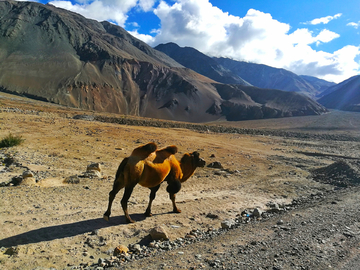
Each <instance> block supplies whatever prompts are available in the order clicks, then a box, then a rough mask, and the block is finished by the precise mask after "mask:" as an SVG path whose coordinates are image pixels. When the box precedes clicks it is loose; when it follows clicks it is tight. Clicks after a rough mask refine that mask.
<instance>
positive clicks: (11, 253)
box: [4, 247, 19, 256]
mask: <svg viewBox="0 0 360 270" xmlns="http://www.w3.org/2000/svg"><path fill="white" fill-rule="evenodd" d="M18 253H19V250H18V248H16V247H15V248H14V247H9V248H8V249H7V250H6V251H5V252H4V254H6V255H9V256H14V255H17V254H18Z"/></svg>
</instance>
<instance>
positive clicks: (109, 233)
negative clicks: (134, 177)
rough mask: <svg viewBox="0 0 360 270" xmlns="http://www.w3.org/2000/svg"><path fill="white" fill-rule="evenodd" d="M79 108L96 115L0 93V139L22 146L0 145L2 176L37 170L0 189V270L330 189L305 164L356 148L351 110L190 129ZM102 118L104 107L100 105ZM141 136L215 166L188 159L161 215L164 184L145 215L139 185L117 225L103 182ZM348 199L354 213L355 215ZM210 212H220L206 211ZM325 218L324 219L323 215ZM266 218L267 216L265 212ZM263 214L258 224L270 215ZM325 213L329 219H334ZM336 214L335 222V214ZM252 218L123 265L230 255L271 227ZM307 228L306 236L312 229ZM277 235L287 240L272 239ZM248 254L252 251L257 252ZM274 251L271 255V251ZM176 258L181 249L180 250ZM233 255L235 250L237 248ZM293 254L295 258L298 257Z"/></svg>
mask: <svg viewBox="0 0 360 270" xmlns="http://www.w3.org/2000/svg"><path fill="white" fill-rule="evenodd" d="M78 114H88V115H92V116H99V114H97V113H95V112H84V111H79V110H75V109H69V108H67V107H60V106H56V105H53V104H49V103H42V102H40V101H32V100H30V99H26V98H22V97H17V96H12V95H8V94H3V93H0V124H1V125H0V138H3V137H5V136H6V135H8V134H9V133H10V132H11V133H12V134H13V135H21V136H22V137H23V138H24V139H25V141H24V143H23V144H22V145H20V146H16V147H13V148H8V149H7V148H3V149H0V158H1V159H2V161H4V159H5V158H6V157H8V156H9V155H11V156H12V157H13V158H14V159H15V163H14V164H13V165H11V166H9V167H6V166H0V182H6V181H9V179H11V178H12V177H14V176H19V175H21V174H22V173H23V172H24V171H25V170H26V169H30V170H32V171H33V172H34V173H35V178H32V179H31V178H30V179H29V178H28V179H27V180H26V181H23V182H22V183H21V184H20V185H19V186H5V187H1V188H0V193H1V196H0V224H1V230H0V247H1V251H2V252H1V253H0V269H34V268H36V267H45V268H50V267H53V268H56V269H64V268H65V269H71V267H73V266H78V265H80V264H83V265H86V264H88V265H91V264H93V263H97V261H98V259H99V258H108V257H109V255H108V254H107V253H108V251H109V250H112V249H114V248H115V247H117V246H119V245H120V244H123V245H125V246H128V245H129V244H135V243H139V242H141V241H142V240H143V239H144V238H146V237H147V236H148V234H149V231H150V230H151V229H152V228H153V227H155V226H158V225H159V226H162V227H163V228H165V229H166V230H167V231H168V233H169V236H170V240H175V239H177V238H180V237H184V236H185V235H186V234H187V233H189V232H190V231H191V230H193V229H198V230H201V231H207V230H209V228H214V229H219V228H220V226H221V221H222V220H225V219H229V218H233V219H235V218H236V217H237V216H239V215H240V213H241V212H242V211H243V210H244V209H252V208H255V207H256V208H260V209H262V210H266V209H268V206H267V205H268V203H269V202H276V203H279V204H290V203H291V202H292V201H293V199H297V198H307V197H311V196H314V194H318V193H321V194H328V191H333V190H335V189H337V188H336V187H335V186H334V185H330V184H328V183H327V184H326V183H323V182H316V181H314V180H313V178H312V174H311V172H312V171H313V169H317V168H325V167H326V166H328V165H330V164H332V163H334V162H335V161H338V160H345V161H349V160H352V161H353V160H357V159H358V153H359V149H360V143H359V142H360V135H359V127H360V120H359V117H358V114H350V113H342V112H335V111H334V112H331V113H330V114H327V115H321V116H313V117H301V118H286V119H273V120H260V121H246V122H234V123H231V124H229V123H222V122H216V123H209V124H208V125H202V127H203V128H197V130H196V129H195V128H194V129H193V130H189V129H187V128H182V126H184V124H183V123H178V126H176V125H175V126H176V127H175V128H174V127H173V126H174V125H173V122H172V123H170V124H169V126H172V128H166V127H165V128H157V127H149V126H146V125H148V124H149V122H156V120H153V119H140V118H130V117H126V116H121V115H118V117H119V118H122V119H137V120H138V121H139V122H138V123H140V125H138V126H131V125H120V124H116V123H106V122H99V121H86V120H81V119H80V120H79V119H73V116H75V115H78ZM101 116H103V117H110V116H111V117H114V115H110V114H101ZM332 117H333V118H332ZM141 123H142V124H141ZM162 123H163V122H162ZM346 123H348V124H346ZM219 124H221V125H222V126H229V125H231V126H232V127H236V128H242V129H243V131H244V132H243V133H252V132H251V130H250V131H249V130H248V129H249V128H250V129H252V128H257V129H260V130H261V131H264V132H263V133H264V134H266V136H264V135H251V134H239V133H221V132H213V131H212V130H213V129H211V128H209V127H218V126H219ZM165 126H166V125H165ZM198 127H201V125H199V126H198ZM280 129H281V131H282V132H285V133H281V134H283V136H279V134H280V133H278V131H279V130H280ZM260 133H261V132H260ZM256 134H259V132H256ZM304 134H305V135H306V136H304ZM324 135H326V136H324ZM327 138H328V139H327ZM150 141H154V142H156V143H157V144H158V146H159V147H163V146H167V145H170V144H175V145H177V146H178V148H179V153H178V154H176V156H177V157H178V158H180V157H181V155H182V154H183V153H185V152H189V151H195V150H196V151H199V152H200V155H201V157H203V158H204V159H205V160H206V161H207V163H210V162H213V161H218V162H221V164H222V165H223V167H224V169H225V170H224V171H221V170H219V169H213V168H207V167H206V168H200V169H198V170H197V171H196V173H195V175H194V176H192V177H191V178H190V179H189V180H188V181H187V182H186V183H184V184H183V186H182V189H181V191H180V192H179V193H178V195H177V202H178V207H179V208H180V209H181V210H182V213H180V214H174V213H170V210H171V209H172V207H171V202H170V200H169V198H168V194H167V193H166V190H165V188H166V185H165V184H164V185H163V186H162V187H161V189H160V190H159V192H158V194H157V197H156V199H155V201H154V203H153V208H152V212H153V214H154V215H153V217H149V218H145V217H144V216H143V213H144V212H145V208H146V206H147V202H148V197H149V193H150V192H149V190H148V189H145V188H143V187H140V186H137V187H136V188H135V190H134V192H133V195H132V197H131V198H130V203H129V212H130V215H131V217H132V218H133V219H135V220H136V221H137V222H136V223H135V224H125V219H124V216H123V212H122V210H121V207H120V199H121V196H122V191H121V192H120V193H119V194H118V196H117V198H116V199H115V202H114V205H113V211H112V217H111V218H110V221H109V222H106V221H105V220H103V219H102V215H103V213H104V212H105V210H106V207H107V201H108V192H109V191H110V190H111V188H112V182H113V180H114V175H115V172H116V169H117V167H118V165H119V163H120V162H121V160H122V159H123V158H124V157H126V156H128V155H129V154H130V153H131V151H132V150H133V149H134V148H135V147H137V146H139V145H140V144H144V143H147V142H150ZM93 162H99V163H101V165H102V175H103V177H102V178H101V179H99V178H92V179H90V178H79V179H80V182H79V183H78V184H65V183H64V180H65V179H68V178H69V177H71V176H74V175H76V176H79V175H82V174H83V172H84V171H86V167H87V165H89V164H90V163H93ZM348 192H350V194H351V196H350V195H348V194H347V195H346V196H345V198H353V202H356V201H357V202H358V201H359V200H358V199H359V195H358V194H359V193H357V189H350V191H348ZM329 194H332V195H331V196H335V198H332V199H331V201H330V202H332V201H334V200H335V199H336V196H337V195H336V194H338V193H336V192H335V193H331V192H330V193H329ZM334 194H335V195H334ZM341 194H342V193H341V192H340V191H339V195H338V196H339V198H340V196H344V195H341ZM324 196H325V195H324ZM329 196H330V195H329ZM340 201H341V200H340ZM342 202H343V203H344V209H345V207H346V206H347V207H349V201H346V200H342ZM319 205H320V204H318V203H317V202H316V201H315V202H314V205H311V206H310V208H309V207H308V208H306V207H305V208H304V210H297V211H303V212H301V214H299V215H300V216H301V217H304V216H306V217H307V215H314V216H316V215H318V214H319V213H318V212H315V213H314V212H311V211H313V209H315V208H316V207H318V208H316V209H320V208H319V207H320V206H319ZM341 206H343V205H337V207H338V208H339V207H340V208H339V209H343V208H341ZM308 209H310V210H311V211H309V210H308ZM339 209H338V210H339ZM357 209H358V208H357ZM357 209H355V211H356V213H359V211H358V210H357ZM293 211H295V210H293ZM319 211H321V209H320V210H319ZM339 211H341V210H339ZM209 213H210V214H213V215H217V216H218V217H219V218H215V219H212V218H209V217H207V215H208V214H209ZM351 213H352V212H351ZM297 214H298V213H295V212H293V213H291V212H290V213H287V215H288V216H284V220H285V218H288V219H289V220H290V219H292V222H296V219H297V218H296V217H299V216H297ZM353 214H354V213H352V215H353ZM344 215H345V216H341V219H345V218H346V214H344ZM294 220H295V221H294ZM351 220H353V223H351V224H347V225H346V226H348V227H349V230H350V229H351V231H352V232H353V237H352V238H351V239H352V241H353V242H351V245H350V244H349V245H346V243H347V242H346V241H347V240H346V239H345V240H344V241H345V242H342V247H344V248H347V253H346V254H347V255H349V256H343V257H341V256H340V257H336V258H337V260H332V261H331V263H332V267H333V269H334V268H335V269H341V267H340V266H344V265H346V262H347V260H352V259H353V258H354V256H355V255H354V254H357V253H358V252H359V242H358V237H359V236H358V232H359V231H360V221H359V220H358V219H357V220H354V219H351ZM323 221H324V222H326V218H325V219H323ZM266 222H270V223H271V222H272V223H276V222H275V221H274V220H273V219H270V221H266ZM266 222H264V223H262V222H260V223H259V224H268V223H266ZM328 222H333V223H334V224H335V221H333V220H331V221H328ZM344 222H345V220H344ZM256 224H257V223H256ZM336 224H339V225H338V226H341V224H342V220H340V221H339V222H338V223H336ZM330 225H331V224H329V226H330ZM259 226H260V227H259ZM259 226H254V225H249V226H244V227H243V226H242V227H241V228H240V229H239V228H238V229H236V230H234V231H230V232H229V233H226V234H223V235H222V236H218V238H215V240H214V241H213V242H211V241H202V242H200V243H197V244H194V245H188V246H187V247H185V248H183V249H182V251H181V252H182V253H181V252H179V253H178V252H177V251H170V252H167V253H164V254H160V255H155V256H154V257H150V258H148V259H142V260H139V261H135V262H132V263H128V264H126V267H128V268H129V269H141V268H144V269H145V268H146V269H161V268H167V269H177V268H179V269H180V268H181V269H183V268H185V269H187V268H191V267H193V268H212V267H214V268H216V267H217V266H216V263H217V262H216V263H215V266H216V267H215V266H214V265H212V264H211V263H209V261H210V259H209V258H210V255H209V254H208V257H206V260H204V261H203V262H201V263H200V262H197V261H196V260H195V258H194V257H191V256H194V254H195V253H196V254H197V253H198V252H199V250H203V251H204V253H206V252H208V253H212V254H213V255H212V256H222V255H221V254H224V252H226V254H231V250H234V247H233V246H231V245H235V244H236V247H237V248H238V246H239V245H243V249H242V250H246V248H245V246H246V243H251V242H252V241H254V240H253V239H252V240H251V239H250V238H249V235H255V239H265V238H266V237H270V236H269V235H270V233H269V231H268V230H266V229H264V228H262V227H261V225H259ZM262 226H264V225H262ZM268 226H270V225H269V224H268ZM271 226H273V225H271ZM344 226H345V225H344ZM237 230H240V232H239V231H237ZM241 231H243V232H246V235H247V236H246V237H245V236H244V237H242V240H241V241H240V240H237V238H235V237H239V234H236V236H235V235H234V234H235V232H237V233H240V236H241ZM280 231H281V230H280ZM303 233H304V234H306V232H303ZM232 234H233V235H232ZM94 237H95V238H96V241H95V240H92V239H95V238H94ZM309 237H310V238H312V237H311V235H310V236H309ZM89 239H90V240H89ZM279 239H284V241H288V242H290V243H291V242H292V241H293V239H291V238H289V239H288V240H286V239H285V238H281V237H280V238H279ZM354 239H355V240H354ZM91 241H94V242H93V243H91ZM231 241H232V242H231ZM247 241H248V242H247ZM259 241H260V240H259ZM261 241H262V240H261ZM263 241H265V240H263ZM339 241H340V240H339ZM354 241H355V242H354ZM234 243H235V244H234ZM349 243H350V242H349ZM230 244H231V245H230ZM275 244H280V245H283V246H286V245H285V243H282V242H280V243H275ZM354 244H355V246H354ZM199 245H203V246H201V247H199ZM217 245H220V246H219V250H217V251H216V252H217V253H218V255H216V252H215V251H211V249H212V248H214V247H215V246H217ZM254 246H256V245H254ZM231 247H233V248H232V249H231ZM206 250H207V251H206ZM205 251H206V252H205ZM171 252H172V253H171ZM214 252H215V253H214ZM257 252H259V253H261V250H260V251H257ZM181 254H185V255H181ZM189 254H191V256H190V255H189ZM214 254H215V255H214ZM219 254H220V255H219ZM226 254H225V255H226ZM277 255H278V257H279V256H280V257H281V253H280V255H279V254H277ZM350 255H351V256H350ZM179 256H180V257H181V256H190V257H186V259H184V257H183V258H179ZM232 256H233V258H235V257H234V256H235V254H232ZM269 256H270V255H269ZM271 256H272V255H271ZM204 257H205V255H204ZM255 257H256V256H255ZM255 257H254V258H255ZM278 257H275V258H278ZM256 258H258V257H256ZM309 258H310V257H309ZM267 259H268V258H267ZM162 260H163V261H162ZM226 260H227V262H228V264H226V263H223V264H221V262H222V259H220V263H219V264H218V268H225V269H233V268H234V267H233V265H232V264H230V261H231V260H228V259H226ZM259 260H260V259H259ZM299 260H300V263H299V264H300V265H301V259H299ZM304 260H305V258H304ZM310 260H311V258H310ZM262 262H264V261H262ZM313 262H314V263H313V264H312V265H314V267H313V268H311V269H316V268H317V267H318V269H327V268H326V267H328V265H326V267H325V266H324V265H323V264H316V263H315V262H316V261H315V260H314V261H313ZM277 264H280V263H277ZM260 265H261V266H263V264H260V263H259V264H258V265H256V264H255V265H253V267H254V268H252V267H247V268H241V267H240V266H239V269H259V267H260ZM284 265H285V266H284V268H278V269H294V268H291V265H290V264H289V265H288V267H286V264H285V263H284ZM152 266H153V267H152ZM257 266H258V267H257ZM267 266H268V267H269V268H268V269H276V268H271V267H273V266H272V265H271V264H267ZM274 267H275V266H274ZM261 269H263V268H261ZM264 269H266V268H265V267H264ZM299 269H301V268H299ZM305 269H310V268H305ZM344 269H346V268H344ZM348 269H351V268H348Z"/></svg>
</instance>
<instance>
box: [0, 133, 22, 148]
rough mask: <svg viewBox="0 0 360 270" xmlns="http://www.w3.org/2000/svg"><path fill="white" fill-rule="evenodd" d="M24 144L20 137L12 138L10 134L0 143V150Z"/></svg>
mask: <svg viewBox="0 0 360 270" xmlns="http://www.w3.org/2000/svg"><path fill="white" fill-rule="evenodd" d="M23 142H24V139H23V138H22V136H14V135H12V134H11V133H10V134H9V135H7V136H6V137H5V138H3V139H2V140H1V141H0V148H3V147H13V146H17V145H20V144H21V143H23Z"/></svg>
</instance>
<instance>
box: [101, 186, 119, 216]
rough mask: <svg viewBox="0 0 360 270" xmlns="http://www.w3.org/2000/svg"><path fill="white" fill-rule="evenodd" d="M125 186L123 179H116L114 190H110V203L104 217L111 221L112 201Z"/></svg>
mask: <svg viewBox="0 0 360 270" xmlns="http://www.w3.org/2000/svg"><path fill="white" fill-rule="evenodd" d="M123 187H124V183H123V181H115V182H114V187H113V189H112V191H110V193H109V204H108V208H107V210H106V212H105V213H104V219H105V220H106V221H109V219H110V215H111V206H112V203H113V201H114V199H115V196H116V194H118V192H119V191H120V190H121V189H122V188H123Z"/></svg>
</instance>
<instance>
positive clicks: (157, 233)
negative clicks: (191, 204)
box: [150, 226, 169, 240]
mask: <svg viewBox="0 0 360 270" xmlns="http://www.w3.org/2000/svg"><path fill="white" fill-rule="evenodd" d="M150 236H151V238H152V239H153V240H168V239H169V236H168V234H167V232H166V231H165V229H164V228H163V227H161V226H157V227H155V228H153V229H151V231H150Z"/></svg>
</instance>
